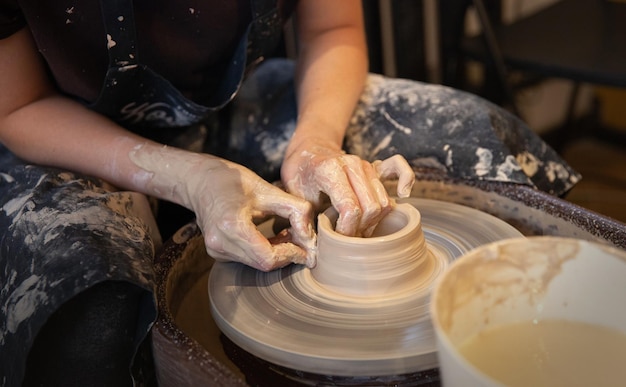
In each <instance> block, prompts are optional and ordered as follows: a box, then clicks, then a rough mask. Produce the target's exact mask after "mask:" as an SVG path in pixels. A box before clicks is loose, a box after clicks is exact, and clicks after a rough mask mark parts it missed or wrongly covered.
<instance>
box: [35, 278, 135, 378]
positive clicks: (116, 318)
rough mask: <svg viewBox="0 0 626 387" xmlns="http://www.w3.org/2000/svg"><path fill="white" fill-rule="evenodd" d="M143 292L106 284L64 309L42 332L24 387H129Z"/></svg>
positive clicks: (122, 285)
mask: <svg viewBox="0 0 626 387" xmlns="http://www.w3.org/2000/svg"><path fill="white" fill-rule="evenodd" d="M144 292H145V291H144V290H142V289H140V288H139V287H137V286H135V285H132V284H130V283H125V282H118V281H107V282H102V283H100V284H97V285H94V286H93V287H91V288H89V289H88V290H85V291H84V292H82V293H80V294H78V295H77V296H75V297H74V298H72V299H71V300H69V301H68V302H66V303H65V304H63V305H62V306H61V307H60V308H59V309H58V310H57V311H56V312H55V313H54V314H53V315H52V316H51V317H50V318H49V320H48V321H47V322H46V324H45V325H44V326H43V328H42V329H41V330H40V331H39V333H38V335H37V337H36V339H35V342H34V344H33V347H32V348H31V350H30V352H29V355H28V359H27V364H26V373H25V378H24V384H23V385H24V386H35V385H36V386H47V385H50V386H61V385H62V386H95V385H105V386H130V385H132V379H131V375H130V366H131V362H132V359H133V356H134V353H135V350H136V332H137V324H138V317H139V316H138V314H139V311H140V310H141V308H140V304H141V302H142V299H143V298H144Z"/></svg>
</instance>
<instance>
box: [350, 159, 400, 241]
mask: <svg viewBox="0 0 626 387" xmlns="http://www.w3.org/2000/svg"><path fill="white" fill-rule="evenodd" d="M361 163H362V165H363V172H364V174H365V179H366V181H367V182H368V183H369V190H370V192H371V194H372V199H371V201H370V202H367V203H363V202H362V203H361V208H362V210H363V215H362V217H361V222H360V224H359V229H358V235H360V236H364V237H368V236H370V235H371V231H373V229H374V227H375V226H376V225H377V224H378V222H380V220H381V219H382V218H383V217H384V216H385V215H386V214H387V213H388V212H389V211H390V210H391V207H392V204H393V203H392V201H391V199H390V198H389V195H388V194H387V191H386V190H385V187H384V186H383V184H382V182H381V181H380V180H379V178H378V174H377V173H376V170H375V169H374V167H373V166H372V164H370V163H369V162H367V161H363V160H362V161H361Z"/></svg>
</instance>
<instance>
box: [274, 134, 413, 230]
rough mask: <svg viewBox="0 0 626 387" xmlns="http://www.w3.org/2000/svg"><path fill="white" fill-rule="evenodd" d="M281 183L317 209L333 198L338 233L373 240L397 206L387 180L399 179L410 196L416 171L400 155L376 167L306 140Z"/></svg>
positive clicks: (287, 163)
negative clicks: (391, 195)
mask: <svg viewBox="0 0 626 387" xmlns="http://www.w3.org/2000/svg"><path fill="white" fill-rule="evenodd" d="M281 174H282V180H283V182H284V184H285V187H286V188H287V191H289V192H290V193H291V194H294V195H296V196H300V197H302V198H304V199H306V200H308V201H310V202H311V203H313V205H314V206H316V207H318V208H319V206H320V204H321V203H322V198H323V196H322V194H326V195H328V197H329V198H330V201H331V204H332V205H333V206H334V207H335V209H336V210H337V212H339V218H338V220H337V224H336V227H335V230H336V231H337V232H339V233H341V234H344V235H348V236H364V237H367V236H370V235H371V234H372V232H373V231H374V229H375V227H376V225H377V224H378V222H379V221H380V220H381V219H382V218H383V217H384V216H385V215H387V214H388V213H389V212H390V211H391V209H392V208H393V207H394V205H395V201H394V200H393V199H392V198H390V197H389V195H388V194H387V191H386V190H385V187H384V186H383V183H382V180H385V179H389V178H398V188H397V195H398V196H399V197H407V196H409V195H410V193H411V189H412V187H413V183H414V182H415V173H414V171H413V169H412V168H411V167H410V166H409V164H408V162H407V161H406V160H405V159H404V158H403V157H402V156H400V155H396V156H393V157H390V158H388V159H386V160H384V161H375V162H373V163H370V162H367V161H365V160H362V159H361V158H359V157H358V156H355V155H349V154H346V153H345V152H343V151H342V150H341V149H338V148H337V146H336V145H334V144H333V143H332V142H328V143H324V142H323V141H320V140H317V141H316V142H314V143H312V142H307V141H304V142H302V143H301V144H300V145H299V146H298V147H297V148H295V149H292V150H291V152H290V153H289V154H288V155H287V157H286V158H285V161H284V162H283V166H282V170H281Z"/></svg>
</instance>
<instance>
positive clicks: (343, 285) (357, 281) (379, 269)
mask: <svg viewBox="0 0 626 387" xmlns="http://www.w3.org/2000/svg"><path fill="white" fill-rule="evenodd" d="M337 217H338V213H337V211H336V210H335V209H334V208H333V207H330V208H328V209H327V210H326V211H324V212H323V213H321V214H320V215H319V216H318V224H317V229H318V262H317V266H316V267H315V268H314V269H312V272H311V274H312V277H313V279H314V280H315V281H316V282H317V283H318V284H319V285H321V286H322V287H323V288H325V289H326V290H330V291H334V292H336V293H339V294H342V295H348V296H354V297H376V296H381V295H385V296H393V295H396V294H400V293H402V292H404V291H406V290H407V289H409V288H410V287H411V284H412V283H413V281H414V280H415V279H416V278H417V277H419V271H420V266H421V265H422V264H423V263H424V261H425V259H427V257H428V249H427V245H426V242H425V239H424V234H423V232H422V225H421V216H420V213H419V211H418V210H417V209H416V208H415V207H413V206H412V205H410V204H407V203H403V204H398V205H397V206H396V207H395V208H394V209H393V210H392V211H391V212H390V213H389V214H388V215H387V216H385V217H384V218H383V220H382V221H381V222H380V223H379V225H378V226H377V227H376V229H375V230H374V232H373V234H372V236H371V237H367V238H362V237H348V236H345V235H342V234H339V233H338V232H336V231H335V224H336V222H337Z"/></svg>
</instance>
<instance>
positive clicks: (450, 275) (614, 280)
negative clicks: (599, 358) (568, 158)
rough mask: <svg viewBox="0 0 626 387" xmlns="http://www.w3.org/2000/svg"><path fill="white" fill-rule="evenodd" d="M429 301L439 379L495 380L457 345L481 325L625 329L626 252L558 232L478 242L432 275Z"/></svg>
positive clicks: (458, 382)
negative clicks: (439, 273) (436, 275)
mask: <svg viewBox="0 0 626 387" xmlns="http://www.w3.org/2000/svg"><path fill="white" fill-rule="evenodd" d="M430 308H431V317H432V321H433V325H434V328H435V335H436V339H437V356H438V360H439V367H440V372H441V377H442V381H443V384H444V386H446V387H455V386H463V387H471V386H501V385H502V384H500V383H498V382H496V380H495V379H493V378H492V377H490V376H488V375H487V374H485V373H483V372H482V371H480V370H479V369H478V368H476V367H474V366H473V365H472V364H471V363H470V362H469V361H468V360H467V359H466V358H464V357H463V356H462V355H461V354H460V352H459V347H460V346H461V345H462V344H463V343H465V342H466V340H468V339H469V338H471V337H472V336H475V335H476V334H478V333H479V332H481V331H483V332H484V330H485V329H488V328H492V327H496V326H501V325H505V324H510V323H515V322H528V321H531V322H533V321H534V322H535V323H537V322H541V321H546V320H566V321H571V322H582V323H588V324H593V325H600V326H603V327H608V328H612V329H615V330H617V331H618V332H621V333H623V334H625V335H626V251H623V250H619V249H616V248H613V247H609V246H607V245H603V244H599V243H595V242H589V241H583V240H578V239H570V238H561V237H529V238H515V239H508V240H503V241H500V242H495V243H491V244H488V245H484V246H481V247H479V248H477V249H474V250H472V251H470V252H469V253H467V254H466V255H464V256H463V257H461V258H459V259H458V260H457V261H455V262H454V263H453V265H451V266H450V268H449V269H448V271H447V272H446V273H444V275H442V276H441V277H440V278H439V279H438V280H437V282H436V283H435V287H434V290H433V295H432V302H431V304H430ZM589 351H596V353H599V354H601V351H602V348H589ZM622 360H623V359H622ZM624 364H625V365H626V363H624ZM523 367H524V365H523V364H520V368H519V369H520V370H521V369H522V368H523ZM520 372H522V371H520ZM621 382H623V383H626V380H622V381H621ZM597 385H600V384H597Z"/></svg>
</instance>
